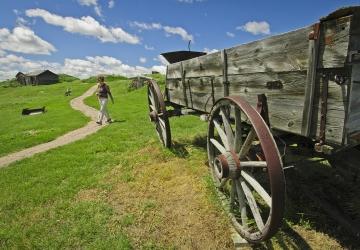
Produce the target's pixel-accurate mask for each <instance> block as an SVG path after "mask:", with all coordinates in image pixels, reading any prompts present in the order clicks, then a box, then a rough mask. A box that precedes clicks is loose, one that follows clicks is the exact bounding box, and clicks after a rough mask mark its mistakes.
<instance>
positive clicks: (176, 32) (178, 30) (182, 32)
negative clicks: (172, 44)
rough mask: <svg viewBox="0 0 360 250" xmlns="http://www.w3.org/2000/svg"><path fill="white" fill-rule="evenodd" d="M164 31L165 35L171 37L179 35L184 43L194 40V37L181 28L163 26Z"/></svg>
mask: <svg viewBox="0 0 360 250" xmlns="http://www.w3.org/2000/svg"><path fill="white" fill-rule="evenodd" d="M164 30H165V32H166V33H168V34H173V35H179V36H181V38H182V39H183V40H184V41H189V40H192V41H193V40H194V37H193V36H192V35H190V34H188V33H187V31H186V30H184V29H183V28H181V27H170V26H165V27H164Z"/></svg>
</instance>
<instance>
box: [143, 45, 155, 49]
mask: <svg viewBox="0 0 360 250" xmlns="http://www.w3.org/2000/svg"><path fill="white" fill-rule="evenodd" d="M144 48H145V49H146V50H154V49H155V48H154V47H152V46H148V45H146V44H145V46H144Z"/></svg>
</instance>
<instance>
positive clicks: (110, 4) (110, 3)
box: [108, 0, 115, 9]
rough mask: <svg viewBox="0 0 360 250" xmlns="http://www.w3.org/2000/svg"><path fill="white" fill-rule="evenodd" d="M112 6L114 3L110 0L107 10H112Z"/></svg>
mask: <svg viewBox="0 0 360 250" xmlns="http://www.w3.org/2000/svg"><path fill="white" fill-rule="evenodd" d="M114 6H115V1H114V0H110V1H109V3H108V7H109V9H112V8H114Z"/></svg>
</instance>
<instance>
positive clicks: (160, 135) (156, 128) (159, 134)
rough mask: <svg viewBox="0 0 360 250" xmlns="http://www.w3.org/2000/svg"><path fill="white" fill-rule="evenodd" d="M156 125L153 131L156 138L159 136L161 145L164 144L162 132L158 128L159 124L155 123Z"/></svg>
mask: <svg viewBox="0 0 360 250" xmlns="http://www.w3.org/2000/svg"><path fill="white" fill-rule="evenodd" d="M155 124H156V125H155V130H156V133H157V134H158V136H159V138H160V140H161V142H162V143H164V142H165V141H164V138H163V132H162V131H163V130H162V129H161V127H160V124H159V123H155Z"/></svg>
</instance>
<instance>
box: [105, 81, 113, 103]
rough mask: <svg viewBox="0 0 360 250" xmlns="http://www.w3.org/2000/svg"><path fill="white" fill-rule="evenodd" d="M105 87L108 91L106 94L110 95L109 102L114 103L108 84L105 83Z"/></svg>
mask: <svg viewBox="0 0 360 250" xmlns="http://www.w3.org/2000/svg"><path fill="white" fill-rule="evenodd" d="M106 88H107V92H108V94H109V96H110V99H111V102H112V103H113V104H114V98H113V96H112V94H111V91H110V87H109V86H108V85H106Z"/></svg>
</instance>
